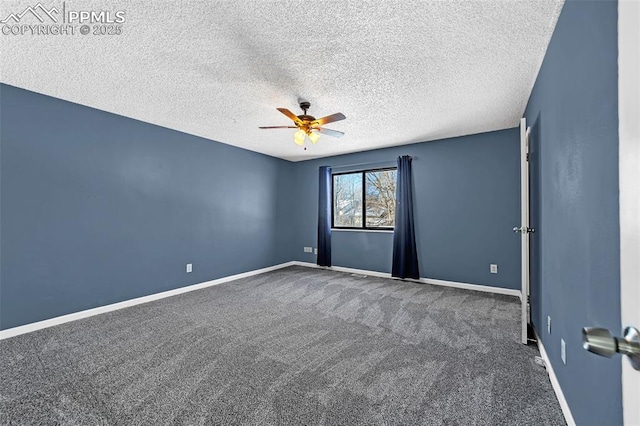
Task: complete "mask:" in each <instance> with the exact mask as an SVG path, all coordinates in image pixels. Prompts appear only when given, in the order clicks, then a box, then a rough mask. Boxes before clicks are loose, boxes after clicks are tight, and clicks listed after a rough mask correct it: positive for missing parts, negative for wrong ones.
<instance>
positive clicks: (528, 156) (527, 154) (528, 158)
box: [527, 152, 529, 161]
mask: <svg viewBox="0 0 640 426" xmlns="http://www.w3.org/2000/svg"><path fill="white" fill-rule="evenodd" d="M527 161H529V153H528V152H527Z"/></svg>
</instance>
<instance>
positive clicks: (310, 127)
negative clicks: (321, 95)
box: [260, 101, 347, 146]
mask: <svg viewBox="0 0 640 426" xmlns="http://www.w3.org/2000/svg"><path fill="white" fill-rule="evenodd" d="M310 106H311V104H310V103H309V102H306V101H301V102H300V108H301V109H302V110H303V111H304V114H302V115H295V114H294V113H292V112H291V111H289V110H288V109H286V108H276V109H277V110H278V111H280V112H281V113H283V114H284V115H286V116H287V117H289V118H290V119H291V120H293V123H294V124H295V126H261V127H260V129H298V131H296V132H295V133H294V134H293V141H294V142H295V143H296V145H300V146H302V145H304V141H305V137H309V139H310V140H311V142H312V143H314V144H315V143H316V142H318V139H320V134H319V133H322V134H323V135H327V136H331V137H334V138H339V137H342V136H343V135H344V133H343V132H339V131H337V130H331V129H325V128H323V127H320V126H322V125H324V124H327V123H333V122H334V121H340V120H344V119H345V118H347V117H345V116H344V114H342V113H341V112H337V113H335V114H331V115H327V116H326V117H322V118H318V119H316V118H315V117H313V116H311V115H307V110H308V109H309V107H310Z"/></svg>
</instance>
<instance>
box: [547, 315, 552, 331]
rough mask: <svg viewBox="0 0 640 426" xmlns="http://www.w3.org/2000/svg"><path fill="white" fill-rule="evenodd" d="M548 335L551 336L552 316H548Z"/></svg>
mask: <svg viewBox="0 0 640 426" xmlns="http://www.w3.org/2000/svg"><path fill="white" fill-rule="evenodd" d="M547 334H551V315H547Z"/></svg>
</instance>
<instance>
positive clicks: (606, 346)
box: [582, 327, 640, 370]
mask: <svg viewBox="0 0 640 426" xmlns="http://www.w3.org/2000/svg"><path fill="white" fill-rule="evenodd" d="M582 347H583V348H585V349H586V350H588V351H589V352H592V353H594V354H596V355H600V356H606V357H608V358H611V357H612V356H613V355H615V354H616V353H619V354H622V355H626V356H628V357H629V361H630V362H631V365H632V366H633V368H635V369H636V370H640V333H638V330H636V329H635V328H633V327H627V328H625V330H624V337H615V336H613V335H612V334H611V332H609V330H607V329H606V328H595V327H585V328H583V329H582Z"/></svg>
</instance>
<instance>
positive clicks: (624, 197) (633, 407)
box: [618, 1, 640, 425]
mask: <svg viewBox="0 0 640 426" xmlns="http://www.w3.org/2000/svg"><path fill="white" fill-rule="evenodd" d="M638 46H640V2H637V1H621V2H618V117H619V120H620V123H619V134H620V148H619V149H620V151H619V162H620V278H621V282H620V296H621V308H622V327H623V328H625V327H628V326H632V327H635V328H637V329H639V330H640V120H638V117H640V77H638V76H640V49H638ZM622 406H623V410H624V423H625V425H640V371H637V370H634V369H633V368H632V367H631V364H630V363H629V360H628V359H627V357H622Z"/></svg>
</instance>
